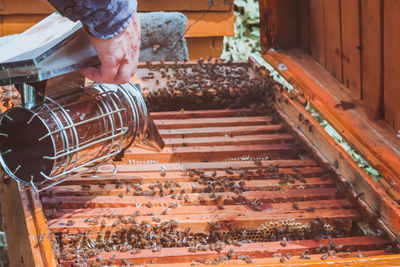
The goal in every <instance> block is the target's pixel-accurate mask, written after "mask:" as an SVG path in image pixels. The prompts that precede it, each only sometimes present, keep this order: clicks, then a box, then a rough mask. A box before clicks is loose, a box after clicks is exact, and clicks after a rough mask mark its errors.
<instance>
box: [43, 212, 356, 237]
mask: <svg viewBox="0 0 400 267" xmlns="http://www.w3.org/2000/svg"><path fill="white" fill-rule="evenodd" d="M282 216H283V214H265V213H261V212H256V211H253V212H251V211H248V212H246V213H245V214H243V213H225V212H223V211H219V212H218V213H216V214H185V215H158V216H157V217H158V218H160V219H161V223H162V222H165V221H167V220H169V221H174V220H177V221H178V226H177V228H178V229H180V230H185V229H186V228H187V227H190V229H191V233H203V232H208V231H209V227H210V224H209V223H210V222H228V221H229V222H230V223H232V226H233V227H234V229H237V228H240V227H243V226H245V227H246V228H247V229H255V228H257V227H259V226H261V225H263V224H264V223H266V222H271V221H280V220H282ZM290 216H291V218H292V219H294V220H295V221H296V222H299V223H308V222H310V221H312V220H315V219H317V218H323V221H324V222H326V223H328V224H331V223H333V221H334V220H335V219H336V220H343V221H344V222H345V223H344V224H345V225H348V222H351V221H358V220H360V219H361V217H360V214H359V213H358V211H357V210H351V209H347V210H340V209H338V210H336V209H332V210H319V211H318V212H307V211H297V212H293V213H291V214H290ZM153 217H154V216H138V217H136V218H135V220H136V221H137V222H138V223H139V224H140V223H142V222H147V223H148V224H150V225H155V224H157V223H156V222H153V221H152V218H153ZM68 220H69V219H58V218H57V219H54V220H49V229H50V231H52V232H53V233H68V234H71V235H74V234H79V233H86V232H87V230H89V229H91V231H94V232H96V233H98V232H102V233H104V232H105V231H107V230H116V229H117V228H118V227H116V226H113V223H114V222H115V221H116V220H117V219H115V218H114V219H108V218H105V219H104V220H105V222H106V225H105V226H102V225H99V224H97V225H93V224H88V223H86V222H85V219H83V218H75V219H73V221H74V224H73V225H71V226H67V222H68ZM124 225H125V227H128V228H129V227H130V226H131V225H134V222H133V221H132V223H127V224H124ZM226 230H228V227H227V226H223V227H222V229H221V231H226Z"/></svg>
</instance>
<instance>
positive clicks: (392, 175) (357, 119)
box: [264, 50, 400, 190]
mask: <svg viewBox="0 0 400 267" xmlns="http://www.w3.org/2000/svg"><path fill="white" fill-rule="evenodd" d="M264 58H265V59H266V60H267V62H269V63H270V64H271V65H272V66H274V67H275V68H276V69H278V66H280V65H281V64H284V65H285V66H286V67H287V68H288V69H287V70H279V72H280V74H281V75H282V76H283V77H284V78H285V79H286V80H287V81H289V82H290V83H291V84H292V85H293V86H294V87H295V88H296V89H298V90H300V92H301V93H302V94H304V97H305V98H306V99H307V100H308V101H309V102H310V103H311V105H312V106H313V107H314V108H315V109H316V110H317V111H318V112H319V113H320V114H321V115H322V116H323V117H324V118H325V119H326V120H327V121H328V122H329V123H330V124H331V126H332V127H333V128H335V129H336V131H337V132H338V133H340V134H341V135H342V137H344V139H345V140H346V141H347V142H349V144H350V145H351V146H352V147H353V148H355V149H356V150H357V151H358V152H359V153H360V154H361V155H362V156H363V157H364V159H365V160H367V161H368V162H369V163H370V164H371V165H372V167H374V168H376V169H377V170H378V171H379V173H380V175H381V176H382V177H383V178H385V179H386V181H387V182H388V183H390V185H391V186H392V187H393V188H395V189H396V190H399V188H400V181H398V177H400V143H399V142H398V140H399V139H398V137H397V136H396V133H395V132H394V131H393V130H392V129H391V128H390V127H389V126H388V125H387V124H386V123H385V122H383V121H375V120H372V119H371V118H369V117H368V116H367V115H366V112H365V110H364V109H363V107H362V106H360V105H357V101H356V100H355V99H354V97H353V96H352V95H351V94H349V93H348V90H347V88H345V87H344V86H343V85H342V84H340V83H339V82H338V81H337V80H336V79H335V78H334V77H332V75H330V74H329V73H328V72H327V71H326V70H325V69H324V68H322V67H321V66H319V65H318V64H317V63H316V62H315V61H314V60H312V58H311V57H310V56H308V55H306V54H305V53H303V52H301V51H299V50H292V51H285V52H280V53H278V52H272V51H271V52H270V53H268V54H266V55H264ZM343 103H344V104H343ZM346 103H347V104H348V105H350V108H348V107H347V108H346ZM343 105H344V106H343ZM353 105H354V106H353Z"/></svg>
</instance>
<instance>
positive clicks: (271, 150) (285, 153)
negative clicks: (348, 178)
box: [122, 144, 301, 163]
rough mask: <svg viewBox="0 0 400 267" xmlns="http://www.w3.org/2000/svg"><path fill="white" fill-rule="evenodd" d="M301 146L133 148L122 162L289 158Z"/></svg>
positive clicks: (297, 151)
mask: <svg viewBox="0 0 400 267" xmlns="http://www.w3.org/2000/svg"><path fill="white" fill-rule="evenodd" d="M300 152H301V147H299V146H298V145H295V144H268V145H235V146H199V147H165V148H164V149H163V151H161V152H154V151H149V150H145V149H141V148H134V149H132V150H131V151H126V152H125V154H124V158H123V159H122V162H129V160H135V161H137V160H139V161H147V160H148V161H150V160H154V161H157V162H160V163H161V162H181V161H192V162H193V161H225V160H231V159H232V158H240V157H246V156H250V157H253V158H259V159H289V158H293V157H295V156H297V155H298V154H299V153H300Z"/></svg>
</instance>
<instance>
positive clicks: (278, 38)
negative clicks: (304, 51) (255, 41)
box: [259, 0, 299, 52]
mask: <svg viewBox="0 0 400 267" xmlns="http://www.w3.org/2000/svg"><path fill="white" fill-rule="evenodd" d="M297 2H298V1H293V0H263V1H259V5H260V30H261V40H262V41H261V45H262V46H261V48H262V51H264V52H266V51H268V49H270V48H275V49H287V48H292V47H295V46H297V45H298V44H299V23H298V5H297Z"/></svg>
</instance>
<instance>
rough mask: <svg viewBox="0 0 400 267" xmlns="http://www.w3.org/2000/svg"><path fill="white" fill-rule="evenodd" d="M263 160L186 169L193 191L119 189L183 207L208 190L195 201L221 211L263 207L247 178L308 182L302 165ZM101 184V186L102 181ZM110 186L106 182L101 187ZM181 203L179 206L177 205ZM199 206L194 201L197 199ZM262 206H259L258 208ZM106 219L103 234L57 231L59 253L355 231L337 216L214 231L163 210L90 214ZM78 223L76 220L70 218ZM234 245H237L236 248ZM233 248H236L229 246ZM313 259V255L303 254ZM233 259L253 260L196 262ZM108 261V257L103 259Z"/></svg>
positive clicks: (159, 185)
mask: <svg viewBox="0 0 400 267" xmlns="http://www.w3.org/2000/svg"><path fill="white" fill-rule="evenodd" d="M260 163H261V162H259V161H255V162H254V168H253V170H250V169H249V170H243V169H236V168H227V169H226V170H225V175H222V177H221V172H219V173H217V172H216V171H208V172H205V171H202V170H194V169H189V170H186V171H184V172H183V175H184V176H189V177H190V179H189V180H190V181H192V183H191V189H185V188H182V185H180V184H179V183H178V182H175V181H172V180H168V179H166V180H165V181H163V182H161V181H156V182H155V183H152V184H147V185H146V187H145V186H144V184H143V183H141V182H138V183H136V184H129V183H126V184H124V183H122V182H120V181H114V182H112V183H114V184H115V188H116V189H125V191H126V194H130V195H134V196H142V195H143V196H155V195H159V196H166V197H168V196H169V197H171V198H172V199H176V200H178V201H179V200H181V203H182V205H185V203H186V202H187V200H188V199H187V196H188V195H187V193H193V192H196V193H202V194H201V195H200V196H199V197H198V201H197V202H196V203H194V205H200V204H205V201H206V200H205V199H204V197H203V196H204V194H207V195H208V196H209V197H210V199H211V201H213V204H215V205H217V206H218V208H219V209H224V205H227V204H229V205H232V204H238V205H239V204H240V205H243V204H245V205H248V206H250V207H258V206H259V205H261V204H262V200H258V199H256V200H252V201H250V200H248V199H246V198H245V197H244V196H243V195H242V193H243V192H244V191H246V190H247V188H246V181H247V179H257V177H264V179H279V181H280V182H279V184H285V183H291V182H293V183H294V181H295V180H299V181H303V182H305V180H304V177H303V176H302V175H301V171H300V170H299V169H296V168H294V169H293V171H292V174H288V173H282V172H279V167H278V166H276V165H270V166H266V167H262V166H261V165H262V164H260ZM99 186H100V185H99ZM101 186H103V187H104V185H101ZM82 189H83V191H85V192H87V193H90V187H87V186H85V187H84V188H83V187H82ZM222 192H232V193H234V194H233V195H232V197H231V198H229V199H224V200H223V199H222V198H221V194H219V193H222ZM174 204H175V205H174ZM191 204H193V203H191ZM143 206H146V207H147V208H152V207H153V204H152V203H151V202H149V203H145V204H143ZM177 207H178V204H177V203H170V204H169V205H168V208H166V209H164V211H163V212H162V213H161V214H160V215H166V214H167V212H168V210H170V209H174V208H177ZM253 209H254V210H256V211H257V210H258V209H257V208H253ZM143 215H145V216H150V215H151V216H153V217H152V219H151V221H141V222H139V221H138V220H137V217H139V216H143ZM105 219H112V220H113V224H112V226H110V227H108V228H104V229H107V230H105V231H101V232H99V233H91V232H88V233H85V234H77V235H68V234H65V233H63V234H56V235H55V240H56V241H57V242H53V247H54V249H55V252H56V257H57V258H58V259H63V260H73V261H78V262H80V261H81V262H84V261H86V260H87V259H88V258H90V257H94V256H96V255H98V254H99V253H100V252H102V251H107V252H112V251H120V252H128V251H130V252H131V253H132V254H135V253H139V252H140V250H141V249H151V250H152V251H154V252H156V251H159V250H161V249H162V248H167V247H188V250H189V252H192V253H196V252H197V251H207V250H214V251H217V252H221V251H222V249H223V248H224V247H226V246H231V247H234V246H241V245H242V244H245V243H253V242H271V241H281V245H282V246H286V240H299V239H300V240H301V239H321V238H331V237H332V238H333V237H343V236H346V235H348V233H349V229H347V228H345V227H344V225H343V223H342V222H341V221H340V220H335V221H334V225H333V226H329V225H327V224H325V223H324V222H323V221H322V220H320V219H316V220H313V221H311V222H310V223H308V224H300V223H297V222H295V221H294V219H289V220H282V221H273V222H268V223H266V224H264V225H262V226H260V227H258V228H256V229H247V228H245V227H235V226H234V225H233V223H229V222H223V223H222V222H219V223H213V222H210V223H209V227H208V232H202V233H196V232H192V231H191V229H190V228H186V229H184V230H181V229H180V227H179V221H178V220H165V221H162V220H161V218H160V217H158V214H155V213H150V214H141V213H140V212H139V211H136V212H135V213H134V214H132V215H131V216H122V215H116V214H105V215H102V216H97V217H94V218H87V219H86V220H85V223H86V224H88V225H91V226H94V225H97V226H100V227H106V221H105ZM67 224H69V225H73V224H74V221H73V219H71V220H69V221H68V222H67ZM232 249H233V248H232ZM229 251H231V250H229ZM303 257H304V258H307V255H304V256H303ZM230 259H242V260H243V261H245V262H247V263H250V262H252V259H251V258H250V257H249V256H243V255H240V256H235V257H233V256H232V253H230V254H229V253H228V254H227V255H222V254H220V256H219V257H216V258H215V259H214V260H212V261H211V260H209V259H202V258H198V259H196V260H195V261H193V262H192V264H193V265H197V264H200V263H202V264H219V263H221V262H223V261H226V260H230ZM101 261H102V262H104V260H103V259H101Z"/></svg>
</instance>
